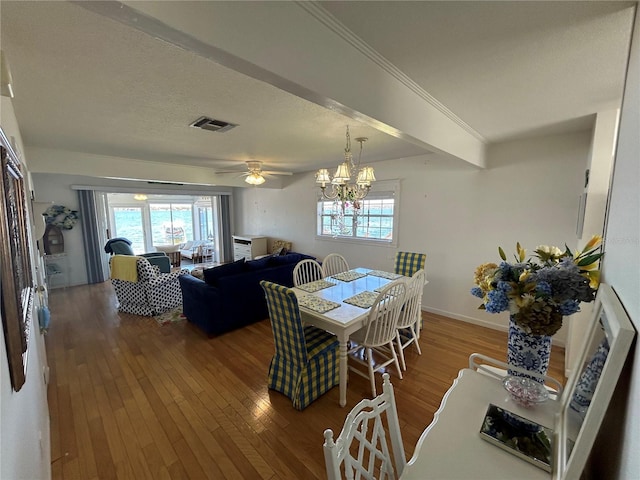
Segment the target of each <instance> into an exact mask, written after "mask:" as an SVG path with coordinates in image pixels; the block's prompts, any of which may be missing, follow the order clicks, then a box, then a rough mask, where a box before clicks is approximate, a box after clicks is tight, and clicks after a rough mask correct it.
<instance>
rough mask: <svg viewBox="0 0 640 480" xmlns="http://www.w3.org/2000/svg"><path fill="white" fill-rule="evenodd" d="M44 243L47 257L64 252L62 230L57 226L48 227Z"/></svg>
mask: <svg viewBox="0 0 640 480" xmlns="http://www.w3.org/2000/svg"><path fill="white" fill-rule="evenodd" d="M42 242H43V244H44V253H45V254H47V255H53V254H57V253H63V252H64V236H63V235H62V230H60V228H59V227H56V226H55V225H47V228H46V229H45V231H44V236H43V237H42Z"/></svg>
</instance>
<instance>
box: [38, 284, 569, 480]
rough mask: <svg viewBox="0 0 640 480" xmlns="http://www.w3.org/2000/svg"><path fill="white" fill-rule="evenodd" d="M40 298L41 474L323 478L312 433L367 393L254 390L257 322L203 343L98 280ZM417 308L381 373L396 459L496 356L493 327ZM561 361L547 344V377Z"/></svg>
mask: <svg viewBox="0 0 640 480" xmlns="http://www.w3.org/2000/svg"><path fill="white" fill-rule="evenodd" d="M49 303H50V309H51V315H52V318H51V328H50V330H49V332H48V334H47V336H46V345H47V357H48V361H49V366H50V368H51V376H50V384H49V388H48V398H49V411H50V414H51V450H52V453H51V455H52V478H53V479H63V478H64V479H76V478H77V479H82V480H90V479H100V480H106V479H112V478H120V479H136V480H138V479H147V478H148V479H170V478H171V479H177V478H189V479H204V478H212V479H241V478H242V479H314V478H326V475H325V467H324V458H323V453H322V443H323V440H324V439H323V434H322V433H323V431H324V430H325V429H326V428H332V429H333V430H334V432H336V434H337V432H339V431H340V429H341V428H342V425H343V424H344V419H345V416H346V415H347V413H348V412H349V410H350V409H351V408H352V407H353V406H354V405H355V404H356V403H357V402H358V401H360V400H361V399H362V398H363V397H366V396H368V395H369V393H370V391H369V384H368V380H366V379H364V378H360V377H359V376H358V375H351V376H350V377H349V380H350V383H349V387H348V396H347V400H348V403H347V406H346V407H345V408H341V407H340V406H339V405H338V388H337V387H336V388H334V389H332V390H331V391H330V392H328V393H327V394H326V395H324V396H323V397H321V398H320V399H319V400H317V401H315V402H314V403H313V404H311V406H309V407H308V408H307V409H305V410H304V411H302V412H299V411H297V410H295V409H293V407H292V406H291V401H290V400H289V399H288V398H286V397H284V396H283V395H280V394H279V393H276V392H271V391H269V390H268V389H267V388H266V375H267V369H268V366H269V361H270V359H271V355H272V353H273V338H272V334H271V327H270V325H269V322H268V320H264V321H261V322H258V323H255V324H253V325H250V326H248V327H245V328H242V329H240V330H236V331H234V332H230V333H227V334H225V335H222V336H220V337H215V338H207V337H206V336H205V335H204V334H202V333H201V332H200V331H199V330H198V329H197V328H195V327H194V326H192V325H190V324H189V323H188V322H186V321H184V322H179V323H173V324H167V325H163V326H159V325H158V324H157V323H156V322H155V321H154V320H153V319H152V318H150V317H139V316H135V315H129V314H119V313H118V311H117V307H116V305H117V301H116V298H115V294H114V292H113V288H112V286H111V284H110V283H109V282H105V283H103V284H97V285H87V286H80V287H72V288H67V289H57V290H53V291H52V292H51V294H50V298H49ZM423 316H424V320H425V323H424V325H425V327H424V330H423V333H422V337H421V339H420V345H421V348H422V355H418V354H417V353H416V351H415V349H412V348H410V349H409V350H408V351H407V353H406V359H407V368H408V371H407V372H406V376H405V378H404V379H403V380H399V379H398V378H397V376H396V375H395V373H394V371H393V370H392V371H391V381H392V383H393V385H394V388H395V393H396V399H397V405H398V415H399V418H400V424H401V428H402V435H403V440H404V444H405V450H406V454H407V458H410V457H411V455H412V454H413V449H414V447H415V444H416V442H417V440H418V437H419V436H420V434H421V433H422V431H423V429H424V428H425V427H426V426H427V425H428V424H429V423H430V422H431V420H432V418H433V413H434V412H435V411H436V410H437V408H438V406H439V405H440V400H441V398H442V396H443V394H444V393H445V391H446V390H447V389H448V388H449V386H450V385H451V382H452V381H453V379H454V378H455V377H456V376H457V373H458V370H459V369H461V368H464V367H466V366H467V362H468V360H467V359H468V356H469V354H471V353H473V352H481V353H485V354H487V355H490V356H493V357H495V358H499V359H502V358H505V357H506V333H503V332H498V331H495V330H490V329H486V328H482V327H478V326H474V325H470V324H467V323H464V322H459V321H455V320H451V319H448V318H445V317H441V316H437V315H432V314H426V313H424V314H423ZM563 362H564V351H563V350H562V349H556V348H554V350H553V353H552V356H551V363H552V365H551V368H550V374H551V375H552V376H554V377H556V378H562V365H563ZM380 383H381V381H380V379H378V385H380Z"/></svg>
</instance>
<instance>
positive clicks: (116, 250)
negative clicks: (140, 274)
mask: <svg viewBox="0 0 640 480" xmlns="http://www.w3.org/2000/svg"><path fill="white" fill-rule="evenodd" d="M104 251H105V252H106V253H108V254H110V255H135V253H133V249H132V248H131V240H129V239H128V238H124V237H117V238H112V239H111V240H109V241H107V243H106V244H105V246H104ZM138 256H139V257H145V258H146V259H147V260H149V263H150V264H151V265H157V266H158V268H159V269H160V272H161V273H169V272H171V260H170V259H169V257H168V256H167V254H166V253H164V252H149V253H141V254H140V255H138Z"/></svg>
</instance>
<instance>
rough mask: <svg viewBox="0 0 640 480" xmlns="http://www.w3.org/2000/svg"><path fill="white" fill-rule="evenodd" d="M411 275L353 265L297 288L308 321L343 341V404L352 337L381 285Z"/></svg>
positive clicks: (341, 382) (341, 361)
mask: <svg viewBox="0 0 640 480" xmlns="http://www.w3.org/2000/svg"><path fill="white" fill-rule="evenodd" d="M398 279H404V280H408V277H404V276H403V275H399V274H396V273H392V272H385V271H382V270H374V269H370V268H363V267H358V268H353V269H351V270H349V271H347V272H342V273H338V274H335V275H332V276H329V277H326V278H323V279H322V280H317V281H314V282H309V283H307V284H303V285H299V286H297V287H294V288H293V291H294V292H295V294H296V297H297V299H298V305H299V307H300V313H301V317H302V320H303V321H304V322H305V324H309V325H313V326H316V327H318V328H322V329H324V330H326V331H328V332H331V333H333V334H334V335H335V336H336V337H337V338H338V342H339V343H340V347H339V358H340V406H341V407H344V406H345V405H346V404H347V381H348V368H347V351H348V343H349V336H350V335H351V334H352V333H354V332H356V331H357V330H359V329H360V328H362V326H363V325H364V322H365V320H366V318H367V317H368V315H369V312H370V310H371V304H372V302H373V301H374V300H375V297H376V296H377V294H378V292H377V290H379V289H380V288H382V287H384V286H385V285H387V284H388V283H389V282H392V281H394V280H398Z"/></svg>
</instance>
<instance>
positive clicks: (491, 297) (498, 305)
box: [485, 290, 509, 313]
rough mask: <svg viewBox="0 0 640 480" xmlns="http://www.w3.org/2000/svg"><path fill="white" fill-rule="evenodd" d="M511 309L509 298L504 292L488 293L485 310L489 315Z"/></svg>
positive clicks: (493, 291) (494, 291) (492, 291)
mask: <svg viewBox="0 0 640 480" xmlns="http://www.w3.org/2000/svg"><path fill="white" fill-rule="evenodd" d="M507 308H509V298H508V297H507V294H506V293H505V292H503V291H502V290H491V291H490V292H489V293H487V303H486V304H485V309H486V310H487V312H489V313H500V312H504V311H505V310H506V309H507Z"/></svg>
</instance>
